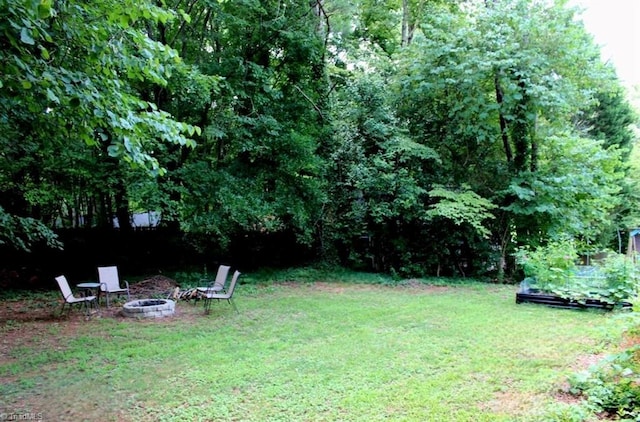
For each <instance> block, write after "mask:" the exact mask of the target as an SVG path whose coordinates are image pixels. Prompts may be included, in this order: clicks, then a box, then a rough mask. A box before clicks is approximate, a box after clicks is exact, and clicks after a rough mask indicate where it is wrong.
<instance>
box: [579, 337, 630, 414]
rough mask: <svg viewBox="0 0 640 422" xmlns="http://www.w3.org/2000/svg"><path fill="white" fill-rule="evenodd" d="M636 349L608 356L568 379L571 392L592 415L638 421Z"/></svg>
mask: <svg viewBox="0 0 640 422" xmlns="http://www.w3.org/2000/svg"><path fill="white" fill-rule="evenodd" d="M639 351H640V348H639V347H637V346H636V347H633V348H630V349H627V350H625V351H624V352H622V353H619V354H616V355H612V356H610V357H608V358H607V359H605V360H603V362H601V363H600V364H598V365H596V366H594V367H592V368H591V369H590V370H588V371H584V372H581V373H579V374H576V375H573V376H572V377H570V378H569V383H570V385H571V392H572V393H573V394H579V395H583V396H585V397H586V399H587V403H588V405H589V407H590V408H591V409H593V411H594V412H595V413H600V412H606V413H608V414H609V415H611V416H618V417H621V418H625V419H627V420H638V418H640V374H639V373H638V372H639V370H640V365H639V362H638V357H639V356H638V352H639Z"/></svg>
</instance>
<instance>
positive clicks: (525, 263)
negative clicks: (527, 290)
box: [515, 240, 578, 292]
mask: <svg viewBox="0 0 640 422" xmlns="http://www.w3.org/2000/svg"><path fill="white" fill-rule="evenodd" d="M515 256H516V262H517V263H518V264H519V265H520V266H521V267H522V269H523V270H524V274H525V276H526V277H533V278H535V282H536V287H538V288H539V289H540V290H542V291H547V292H554V291H556V290H559V289H561V288H564V287H566V286H568V285H570V283H571V278H572V277H573V275H574V274H575V270H576V262H577V260H578V253H577V250H576V247H575V243H574V242H573V241H572V240H562V241H554V242H549V243H548V244H547V245H545V246H539V247H537V248H535V249H532V248H529V247H524V248H520V249H519V250H518V251H517V252H516V254H515Z"/></svg>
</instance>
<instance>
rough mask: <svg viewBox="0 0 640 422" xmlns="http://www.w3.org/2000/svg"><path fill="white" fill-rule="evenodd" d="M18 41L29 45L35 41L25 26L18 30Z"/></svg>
mask: <svg viewBox="0 0 640 422" xmlns="http://www.w3.org/2000/svg"><path fill="white" fill-rule="evenodd" d="M20 41H22V42H23V43H25V44H29V45H35V43H36V42H35V40H34V39H33V37H32V36H31V34H30V33H29V29H27V28H22V30H21V31H20Z"/></svg>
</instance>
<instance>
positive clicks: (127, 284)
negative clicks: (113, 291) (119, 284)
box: [122, 280, 129, 290]
mask: <svg viewBox="0 0 640 422" xmlns="http://www.w3.org/2000/svg"><path fill="white" fill-rule="evenodd" d="M122 281H124V285H125V286H127V290H129V282H128V281H127V280H122Z"/></svg>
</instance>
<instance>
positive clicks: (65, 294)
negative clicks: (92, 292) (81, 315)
mask: <svg viewBox="0 0 640 422" xmlns="http://www.w3.org/2000/svg"><path fill="white" fill-rule="evenodd" d="M56 281H57V282H58V287H60V292H61V293H62V298H63V299H64V302H62V309H61V310H60V315H62V313H63V312H64V307H65V306H66V305H67V304H68V305H69V310H68V311H67V312H70V311H71V307H72V306H73V305H75V304H77V305H80V306H84V308H85V313H86V315H87V316H89V315H91V309H90V308H91V307H92V306H95V309H96V311H97V310H98V301H97V300H96V299H97V298H96V296H83V297H75V296H74V295H73V292H72V291H71V287H69V282H68V281H67V278H66V277H65V276H63V275H61V276H58V277H56Z"/></svg>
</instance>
